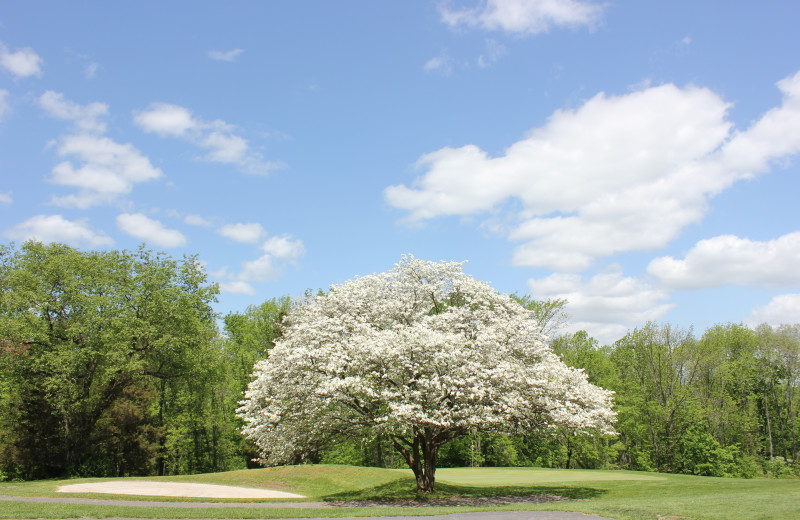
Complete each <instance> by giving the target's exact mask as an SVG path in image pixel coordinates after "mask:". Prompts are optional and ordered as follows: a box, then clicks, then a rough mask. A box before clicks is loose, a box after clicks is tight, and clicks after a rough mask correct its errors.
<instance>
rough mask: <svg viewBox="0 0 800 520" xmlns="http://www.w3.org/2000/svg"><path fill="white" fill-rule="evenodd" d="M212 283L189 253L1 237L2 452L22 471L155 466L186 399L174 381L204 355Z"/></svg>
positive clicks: (211, 324) (38, 473) (6, 462)
mask: <svg viewBox="0 0 800 520" xmlns="http://www.w3.org/2000/svg"><path fill="white" fill-rule="evenodd" d="M216 294H217V287H216V285H213V284H209V283H207V280H206V274H205V273H204V271H203V270H202V268H201V267H200V265H199V264H198V262H197V260H196V258H194V257H188V258H184V259H183V261H181V262H176V261H174V260H172V259H170V258H168V257H166V256H165V255H163V254H158V253H152V252H150V251H148V250H146V249H144V248H140V249H139V250H138V251H136V252H127V251H123V252H119V251H109V252H81V251H78V250H75V249H73V248H70V247H68V246H66V245H63V244H49V245H44V244H41V243H37V242H27V243H25V244H23V245H22V247H20V248H19V249H15V248H13V247H4V248H3V249H2V261H1V262H0V338H3V339H2V351H0V353H1V354H2V357H1V358H0V373H2V380H3V390H4V391H3V394H2V396H0V410H1V411H2V413H0V430H2V432H3V433H4V434H5V435H4V438H3V441H2V451H0V457H2V459H1V460H0V463H1V464H2V465H3V466H4V467H5V468H8V469H7V471H11V472H12V473H13V474H17V475H19V476H22V477H24V478H40V477H50V476H61V475H84V474H85V475H89V474H91V475H106V474H126V473H128V472H134V473H138V474H144V473H148V472H149V471H151V470H152V469H153V465H154V464H155V465H156V466H157V469H158V471H159V472H163V471H164V468H165V467H166V456H167V455H166V451H165V446H166V441H165V439H166V432H167V431H168V430H169V428H170V427H171V424H172V422H173V421H174V418H175V417H176V416H178V415H180V414H181V413H185V412H186V411H187V410H186V409H183V410H181V409H176V406H175V404H174V401H173V400H172V398H171V397H172V393H174V391H175V388H176V387H177V386H178V381H180V380H184V381H186V380H188V379H191V378H193V377H195V376H196V369H197V367H198V366H202V364H203V363H204V362H205V358H204V357H203V355H202V352H203V351H204V349H206V348H207V346H208V344H209V342H211V341H212V340H213V338H214V337H215V336H216V325H215V315H214V312H213V310H212V308H211V305H210V304H211V302H212V301H214V299H215V297H216ZM154 457H155V460H154Z"/></svg>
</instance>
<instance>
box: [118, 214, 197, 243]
mask: <svg viewBox="0 0 800 520" xmlns="http://www.w3.org/2000/svg"><path fill="white" fill-rule="evenodd" d="M117 226H119V228H120V229H121V230H122V231H124V232H126V233H128V234H129V235H132V236H134V237H136V238H140V239H142V240H144V241H145V242H149V243H152V244H155V245H157V246H161V247H180V246H184V245H186V237H185V236H183V234H182V233H181V232H180V231H177V230H175V229H167V228H165V227H164V225H163V224H162V223H161V222H159V221H157V220H153V219H151V218H149V217H147V216H145V215H142V214H141V213H123V214H121V215H118V216H117Z"/></svg>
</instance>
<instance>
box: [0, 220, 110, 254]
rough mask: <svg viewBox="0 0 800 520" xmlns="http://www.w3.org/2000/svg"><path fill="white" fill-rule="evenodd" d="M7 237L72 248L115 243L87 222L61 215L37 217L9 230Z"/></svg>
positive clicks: (6, 233)
mask: <svg viewBox="0 0 800 520" xmlns="http://www.w3.org/2000/svg"><path fill="white" fill-rule="evenodd" d="M5 235H6V236H7V237H8V238H10V239H12V240H20V241H24V240H37V241H39V242H45V243H47V242H62V243H65V244H69V245H72V246H76V247H77V246H81V245H89V246H92V247H99V246H111V245H113V244H114V241H113V240H112V239H111V238H110V237H108V236H107V235H106V234H105V233H103V232H102V231H94V230H93V229H92V228H91V227H89V225H88V224H87V223H86V221H85V220H78V221H71V220H67V219H65V218H64V217H62V216H61V215H36V216H35V217H31V218H29V219H28V220H26V221H25V222H22V223H20V224H17V225H16V226H14V227H12V228H10V229H7V230H6V232H5Z"/></svg>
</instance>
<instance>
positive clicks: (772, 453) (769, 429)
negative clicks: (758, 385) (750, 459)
mask: <svg viewBox="0 0 800 520" xmlns="http://www.w3.org/2000/svg"><path fill="white" fill-rule="evenodd" d="M764 415H766V417H767V436H768V437H769V460H772V459H774V458H775V451H774V448H773V444H772V423H771V422H770V419H769V395H768V394H767V388H766V387H764Z"/></svg>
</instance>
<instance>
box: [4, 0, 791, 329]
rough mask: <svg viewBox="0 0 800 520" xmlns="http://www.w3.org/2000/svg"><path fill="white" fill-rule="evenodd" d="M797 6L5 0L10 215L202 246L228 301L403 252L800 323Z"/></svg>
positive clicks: (604, 304)
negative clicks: (11, 0) (53, 0)
mask: <svg viewBox="0 0 800 520" xmlns="http://www.w3.org/2000/svg"><path fill="white" fill-rule="evenodd" d="M797 20H800V4H798V3H797V2H793V1H788V0H786V1H766V2H761V3H759V4H754V3H752V2H743V1H742V2H740V1H733V2H731V1H724V2H723V1H707V2H696V1H672V2H655V1H642V0H638V1H624V0H619V1H615V2H596V1H590V0H586V1H583V0H529V1H524V0H489V1H480V0H469V1H466V0H465V1H441V2H437V1H407V2H366V1H363V2H362V1H352V2H327V1H325V2H324V1H303V0H298V1H292V2H255V1H253V2H236V3H230V2H197V1H193V2H159V3H152V4H150V3H142V2H126V1H120V2H37V1H31V2H6V3H3V4H2V5H0V235H2V237H1V238H2V241H3V242H5V243H9V242H12V241H14V242H16V243H20V242H22V241H24V240H26V239H28V238H37V239H39V240H43V241H60V242H66V243H68V244H70V245H73V246H75V247H78V248H81V249H109V248H115V249H134V248H136V247H137V246H138V245H139V244H140V243H142V242H146V243H147V245H148V246H149V247H151V248H153V249H158V250H161V251H165V252H167V253H168V254H170V255H172V256H174V257H180V256H182V255H184V254H197V255H199V257H200V259H201V260H202V261H203V262H204V263H205V265H206V269H207V270H208V272H209V273H211V277H212V279H213V280H214V281H217V282H219V283H220V285H221V288H222V293H221V295H220V299H219V300H220V301H219V303H218V305H217V310H218V311H219V312H221V313H226V312H229V311H236V310H243V309H244V308H245V307H246V306H247V305H250V304H257V303H260V302H262V301H264V300H265V299H267V298H271V297H278V296H282V295H287V294H288V295H299V294H301V293H302V292H303V291H304V290H306V289H308V288H311V289H317V288H327V287H328V286H329V285H330V284H335V283H341V282H344V281H346V280H348V279H350V278H353V277H355V276H357V275H360V274H369V273H373V272H380V271H385V270H387V269H390V268H391V267H392V265H393V264H394V263H395V262H397V261H398V260H399V259H400V257H401V255H403V254H406V253H411V254H413V255H415V256H416V257H418V258H424V259H429V260H467V261H468V263H467V264H466V266H465V270H466V271H467V272H468V273H470V274H471V275H473V276H474V277H476V278H478V279H482V280H486V281H489V282H490V283H492V285H493V286H494V287H495V288H497V289H498V290H500V291H503V292H517V293H520V294H531V295H533V297H535V298H566V299H567V300H568V301H569V305H568V308H567V310H568V312H569V314H570V317H571V318H570V322H571V327H572V328H573V329H579V328H582V329H586V330H587V331H589V332H590V333H591V334H592V335H594V336H595V337H597V338H598V339H600V340H601V341H603V342H611V341H614V340H615V339H618V338H619V337H621V336H622V335H624V334H625V332H626V331H627V330H629V329H631V328H633V327H636V326H639V325H642V324H644V323H645V322H647V321H648V320H655V321H661V322H670V323H673V324H676V325H679V326H683V327H689V326H693V327H695V329H696V330H698V331H702V330H704V329H705V328H706V327H708V326H710V325H712V324H714V323H724V322H745V323H748V324H757V323H760V322H770V323H773V324H778V323H785V322H791V323H795V322H798V321H800V289H799V288H798V286H800V269H798V266H799V265H800V219H799V218H798V217H799V216H800V210H799V209H798V204H797V196H798V193H800V182H799V181H798V174H799V173H800V170H799V169H798V168H799V167H798V152H799V151H800V58H798V54H797V50H798V49H800V31H798V30H797V28H796V26H797Z"/></svg>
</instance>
